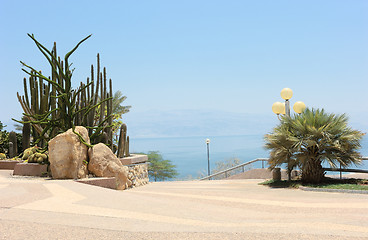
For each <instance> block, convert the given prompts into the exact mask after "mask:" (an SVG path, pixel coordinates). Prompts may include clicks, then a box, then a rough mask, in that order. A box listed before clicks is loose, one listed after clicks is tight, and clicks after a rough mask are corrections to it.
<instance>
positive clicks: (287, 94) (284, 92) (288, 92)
mask: <svg viewBox="0 0 368 240" xmlns="http://www.w3.org/2000/svg"><path fill="white" fill-rule="evenodd" d="M292 96H293V90H291V89H290V88H284V89H282V90H281V97H282V98H283V99H285V100H289V99H290V98H291V97H292Z"/></svg>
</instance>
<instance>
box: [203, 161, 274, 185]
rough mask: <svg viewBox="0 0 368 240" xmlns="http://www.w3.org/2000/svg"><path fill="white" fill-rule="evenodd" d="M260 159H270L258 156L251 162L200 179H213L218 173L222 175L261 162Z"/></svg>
mask: <svg viewBox="0 0 368 240" xmlns="http://www.w3.org/2000/svg"><path fill="white" fill-rule="evenodd" d="M259 161H262V163H263V161H268V158H256V159H254V160H251V161H249V162H246V163H242V164H239V165H236V166H234V167H231V168H228V169H226V170H223V171H221V172H217V173H214V174H211V175H209V176H207V177H204V178H201V179H199V180H207V179H209V180H211V178H213V177H216V176H218V175H221V174H224V173H225V175H226V174H227V172H230V171H232V170H235V169H237V168H240V167H244V166H246V165H249V164H252V163H255V162H259Z"/></svg>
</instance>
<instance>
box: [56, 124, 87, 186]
mask: <svg viewBox="0 0 368 240" xmlns="http://www.w3.org/2000/svg"><path fill="white" fill-rule="evenodd" d="M75 132H77V133H78V134H80V135H81V136H82V137H83V139H84V140H85V141H86V143H88V144H90V140H89V137H88V131H87V129H86V128H85V127H82V126H76V127H75ZM87 159H88V147H87V146H86V145H85V144H83V143H82V142H81V141H80V140H79V137H78V135H77V134H75V133H74V132H73V130H72V129H69V130H68V131H66V132H65V133H62V134H59V135H57V136H56V137H54V138H53V139H51V140H50V141H49V161H50V169H51V174H52V177H53V178H56V179H65V178H69V179H77V178H85V177H86V175H87V174H88V170H87V166H86V163H87Z"/></svg>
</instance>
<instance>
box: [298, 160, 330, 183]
mask: <svg viewBox="0 0 368 240" xmlns="http://www.w3.org/2000/svg"><path fill="white" fill-rule="evenodd" d="M324 175H325V172H324V171H323V169H322V164H321V161H320V160H317V159H316V158H315V157H313V158H311V159H309V161H307V162H306V163H305V164H304V166H303V172H302V182H303V183H314V184H315V183H320V182H321V181H322V179H323V177H324Z"/></svg>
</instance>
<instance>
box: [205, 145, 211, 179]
mask: <svg viewBox="0 0 368 240" xmlns="http://www.w3.org/2000/svg"><path fill="white" fill-rule="evenodd" d="M206 144H207V160H208V176H209V175H211V170H210V139H208V138H207V139H206Z"/></svg>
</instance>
